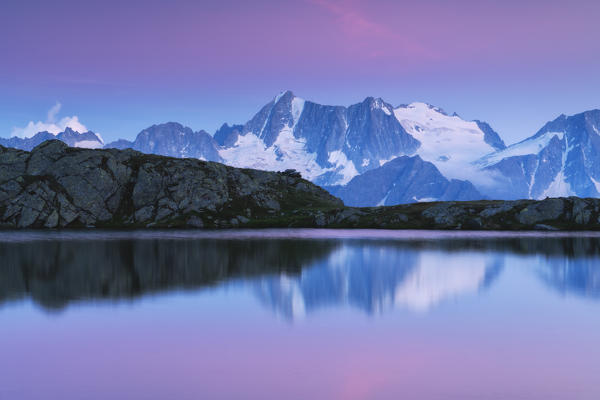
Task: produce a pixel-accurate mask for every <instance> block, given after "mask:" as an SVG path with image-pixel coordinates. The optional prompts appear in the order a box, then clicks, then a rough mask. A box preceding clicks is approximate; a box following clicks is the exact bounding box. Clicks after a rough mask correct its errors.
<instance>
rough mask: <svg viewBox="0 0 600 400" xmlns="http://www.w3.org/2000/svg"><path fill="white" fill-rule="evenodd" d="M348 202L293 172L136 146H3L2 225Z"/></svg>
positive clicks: (257, 215)
mask: <svg viewBox="0 0 600 400" xmlns="http://www.w3.org/2000/svg"><path fill="white" fill-rule="evenodd" d="M342 206H343V204H342V202H341V201H340V200H339V199H337V198H335V197H333V196H331V195H330V194H329V193H327V192H326V191H325V190H323V189H321V188H319V187H318V186H315V185H313V184H312V183H310V182H308V181H305V180H304V179H302V178H301V177H299V176H298V175H297V174H295V173H294V172H287V173H277V172H264V171H257V170H251V169H238V168H232V167H227V166H225V165H222V164H218V163H214V162H204V161H200V160H196V159H176V158H170V157H162V156H155V155H147V154H142V153H139V152H137V151H134V150H116V149H106V150H84V149H75V148H69V147H68V146H67V145H66V144H64V143H63V142H60V141H57V140H52V141H47V142H44V143H42V144H41V145H39V146H37V147H36V148H34V149H33V150H32V151H31V152H30V153H29V152H25V151H21V150H15V149H8V148H4V147H0V227H3V228H59V227H60V228H63V227H91V226H95V227H150V226H157V227H174V226H178V227H185V226H189V227H206V228H222V227H236V226H238V225H242V224H250V223H253V222H256V221H261V220H263V219H266V220H272V221H277V220H279V219H282V218H284V217H286V216H288V215H289V214H290V213H291V212H292V211H295V210H297V209H299V208H305V209H306V210H312V209H315V210H317V209H320V208H327V209H330V208H335V207H342Z"/></svg>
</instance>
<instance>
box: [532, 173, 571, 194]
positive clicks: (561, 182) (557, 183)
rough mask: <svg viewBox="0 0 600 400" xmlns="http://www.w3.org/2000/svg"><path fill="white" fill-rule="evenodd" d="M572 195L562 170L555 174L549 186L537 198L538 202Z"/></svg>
mask: <svg viewBox="0 0 600 400" xmlns="http://www.w3.org/2000/svg"><path fill="white" fill-rule="evenodd" d="M572 194H573V192H572V191H571V185H569V184H568V183H567V181H566V177H565V173H564V170H563V171H560V172H559V173H558V174H556V177H555V178H554V180H553V181H552V183H551V184H550V186H548V188H547V189H546V190H545V191H544V193H542V194H541V195H540V196H539V197H538V200H541V199H545V198H546V197H569V196H571V195H572Z"/></svg>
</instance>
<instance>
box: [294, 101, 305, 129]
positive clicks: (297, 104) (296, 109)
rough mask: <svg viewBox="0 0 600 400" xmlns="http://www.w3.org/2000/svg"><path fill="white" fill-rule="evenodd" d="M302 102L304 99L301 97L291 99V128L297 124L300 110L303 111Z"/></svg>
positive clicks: (300, 113)
mask: <svg viewBox="0 0 600 400" xmlns="http://www.w3.org/2000/svg"><path fill="white" fill-rule="evenodd" d="M304 103H305V101H304V99H301V98H299V97H294V99H293V100H292V118H293V124H292V129H294V128H295V127H296V125H297V124H298V120H300V115H302V111H304Z"/></svg>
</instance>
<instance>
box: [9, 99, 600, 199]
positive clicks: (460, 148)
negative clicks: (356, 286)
mask: <svg viewBox="0 0 600 400" xmlns="http://www.w3.org/2000/svg"><path fill="white" fill-rule="evenodd" d="M599 132H600V111H599V110H594V111H587V112H584V113H581V114H577V115H574V116H565V115H562V116H560V117H558V118H557V119H556V120H554V121H551V122H548V123H547V124H546V125H545V126H544V127H543V128H542V129H540V130H539V131H538V132H537V133H535V134H534V135H533V136H531V137H530V138H528V139H525V140H523V141H521V142H519V143H516V144H513V145H510V146H508V147H507V146H506V144H505V143H504V141H503V139H502V138H501V136H500V135H499V134H498V133H497V132H496V131H494V129H493V128H492V127H491V126H490V125H489V124H487V123H486V122H483V121H480V120H474V121H467V120H464V119H462V118H461V117H460V116H459V115H458V114H456V113H454V114H452V115H449V114H448V113H446V112H445V111H444V110H442V109H440V108H438V107H435V106H432V105H429V104H425V103H412V104H406V105H400V106H398V107H394V106H392V105H391V104H389V103H387V102H385V101H384V100H382V99H380V98H374V97H367V98H366V99H365V100H364V101H362V102H360V103H357V104H353V105H351V106H348V107H344V106H331V105H322V104H318V103H314V102H311V101H307V100H304V99H302V98H299V97H297V96H295V95H294V94H293V93H292V92H291V91H285V92H282V93H280V94H279V95H278V96H276V97H274V98H273V99H272V100H271V101H269V102H268V103H267V104H265V105H264V106H263V107H262V108H261V109H260V110H259V111H258V112H257V113H256V114H255V115H254V116H253V117H252V118H250V119H249V120H248V121H247V122H246V123H245V124H233V125H229V124H223V125H222V126H221V127H220V128H219V129H218V130H217V131H216V132H215V133H214V135H211V134H209V133H208V132H206V131H204V130H199V131H194V130H192V129H191V128H189V127H185V126H183V125H181V124H179V123H176V122H168V123H163V124H157V125H152V126H151V127H148V128H146V129H144V130H142V131H141V132H140V133H139V134H138V135H137V136H136V138H135V139H134V140H133V141H130V140H126V139H120V140H117V141H114V142H111V143H108V144H106V145H104V143H103V142H102V139H101V138H100V137H99V135H97V134H94V133H93V132H85V133H79V132H75V131H73V130H72V129H70V128H67V129H66V130H65V132H61V133H59V134H57V135H53V134H51V133H48V132H40V133H38V134H36V135H35V136H33V137H31V138H25V139H22V138H16V137H14V138H10V139H0V144H1V145H4V146H8V147H16V148H20V149H23V150H31V149H32V148H33V147H35V146H36V145H38V144H40V143H41V142H43V141H45V140H49V139H59V140H62V141H64V142H65V143H67V144H68V145H70V146H75V147H89V148H97V147H102V146H104V147H106V148H117V149H124V148H132V149H134V150H138V151H140V152H143V153H151V154H158V155H165V156H170V157H179V158H197V159H201V160H207V161H216V162H221V163H224V164H227V165H231V166H235V167H241V168H254V169H262V170H271V171H283V170H286V169H295V170H297V171H298V172H300V173H301V174H302V176H303V177H305V178H306V179H308V180H310V181H312V182H314V183H316V184H318V185H321V186H324V187H327V188H328V189H329V190H330V191H332V193H334V194H336V195H337V196H339V197H340V198H342V200H344V201H345V202H346V203H347V204H349V205H361V206H375V205H393V204H401V203H409V202H418V201H436V200H474V199H483V198H496V199H517V198H531V199H542V198H545V197H556V196H571V195H576V196H582V197H595V196H599V195H600V157H599V156H598V154H600V133H599Z"/></svg>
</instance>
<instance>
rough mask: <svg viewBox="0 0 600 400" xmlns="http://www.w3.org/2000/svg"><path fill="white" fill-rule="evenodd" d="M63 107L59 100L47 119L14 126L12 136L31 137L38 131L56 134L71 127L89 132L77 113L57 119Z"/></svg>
mask: <svg viewBox="0 0 600 400" xmlns="http://www.w3.org/2000/svg"><path fill="white" fill-rule="evenodd" d="M61 108H62V104H61V103H59V102H57V103H56V104H55V105H53V106H52V107H51V108H50V109H49V110H48V114H47V116H46V121H37V122H34V121H29V123H28V124H27V125H26V126H24V127H14V128H13V129H12V132H11V136H17V137H20V138H26V137H31V136H33V135H35V134H36V133H38V132H44V131H47V132H50V133H52V134H54V135H56V134H58V133H60V132H63V131H64V130H65V129H66V128H71V129H73V130H74V131H77V132H87V131H88V129H87V128H86V127H85V125H83V124H82V123H81V122H79V117H77V116H76V115H73V116H70V117H63V118H61V119H59V120H57V116H58V113H59V112H60V109H61Z"/></svg>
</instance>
